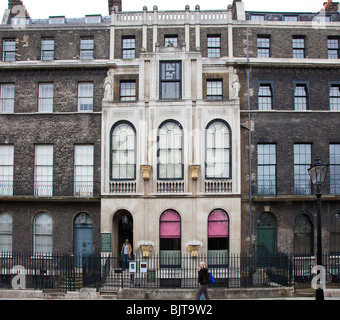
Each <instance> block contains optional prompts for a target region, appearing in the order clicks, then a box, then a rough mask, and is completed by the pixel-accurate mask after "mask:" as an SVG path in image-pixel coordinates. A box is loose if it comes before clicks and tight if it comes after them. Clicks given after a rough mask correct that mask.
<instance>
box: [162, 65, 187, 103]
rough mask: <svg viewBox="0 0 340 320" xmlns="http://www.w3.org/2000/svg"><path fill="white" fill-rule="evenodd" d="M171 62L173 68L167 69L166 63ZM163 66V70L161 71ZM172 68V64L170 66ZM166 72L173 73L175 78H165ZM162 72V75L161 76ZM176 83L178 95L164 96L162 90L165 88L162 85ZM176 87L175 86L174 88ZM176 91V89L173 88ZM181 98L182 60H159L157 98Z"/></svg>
mask: <svg viewBox="0 0 340 320" xmlns="http://www.w3.org/2000/svg"><path fill="white" fill-rule="evenodd" d="M167 64H168V65H170V64H173V65H175V66H174V69H173V70H167V66H166V65H167ZM163 66H164V72H163ZM171 68H173V66H172V67H171ZM167 73H169V74H170V73H173V74H174V77H175V79H170V78H168V79H167V78H166V75H167ZM163 74H164V77H163ZM163 78H164V79H163ZM174 83H175V84H178V96H176V97H170V98H167V97H164V96H163V91H164V89H165V87H164V86H166V85H167V84H174ZM176 89H177V88H176ZM175 92H177V90H175ZM181 99H182V61H181V60H170V61H160V62H159V100H169V101H171V100H181Z"/></svg>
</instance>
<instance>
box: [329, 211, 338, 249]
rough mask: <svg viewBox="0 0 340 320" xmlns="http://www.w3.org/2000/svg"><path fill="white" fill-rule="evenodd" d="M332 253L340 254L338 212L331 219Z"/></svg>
mask: <svg viewBox="0 0 340 320" xmlns="http://www.w3.org/2000/svg"><path fill="white" fill-rule="evenodd" d="M331 252H332V253H334V254H335V253H336V254H339V253H340V211H338V212H336V213H335V214H334V215H333V216H332V219H331Z"/></svg>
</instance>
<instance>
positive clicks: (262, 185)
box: [252, 179, 340, 196]
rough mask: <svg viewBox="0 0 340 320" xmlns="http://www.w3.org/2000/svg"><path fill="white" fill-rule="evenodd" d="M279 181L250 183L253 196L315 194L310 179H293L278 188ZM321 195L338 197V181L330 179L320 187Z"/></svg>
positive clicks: (339, 188) (339, 191) (339, 192)
mask: <svg viewBox="0 0 340 320" xmlns="http://www.w3.org/2000/svg"><path fill="white" fill-rule="evenodd" d="M280 183H281V182H280V181H279V180H276V181H275V180H260V181H255V180H254V181H253V182H252V194H253V195H254V196H290V195H300V196H301V195H302V196H307V195H312V194H315V190H314V188H312V184H311V180H310V179H305V180H304V179H298V180H297V179H295V180H292V181H291V182H289V181H286V182H285V184H284V185H281V186H280V187H279V184H280ZM322 193H323V194H332V195H340V179H330V180H329V181H328V182H326V183H324V185H323V186H322Z"/></svg>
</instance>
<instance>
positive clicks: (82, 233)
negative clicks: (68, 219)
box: [74, 213, 93, 267]
mask: <svg viewBox="0 0 340 320" xmlns="http://www.w3.org/2000/svg"><path fill="white" fill-rule="evenodd" d="M92 250H93V223H92V219H91V217H90V216H89V215H88V214H87V213H81V214H79V215H78V216H77V217H76V219H75V221H74V257H75V264H76V266H77V267H81V265H82V264H81V262H82V257H83V256H85V255H90V254H92Z"/></svg>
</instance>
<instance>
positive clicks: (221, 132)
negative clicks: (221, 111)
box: [205, 120, 231, 179]
mask: <svg viewBox="0 0 340 320" xmlns="http://www.w3.org/2000/svg"><path fill="white" fill-rule="evenodd" d="M205 132H206V162H205V170H206V171H205V175H206V178H207V179H230V178H231V143H230V141H231V132H230V129H229V126H228V124H227V123H226V122H224V121H222V120H214V121H213V122H210V123H209V124H208V126H207V128H206V131H205Z"/></svg>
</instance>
